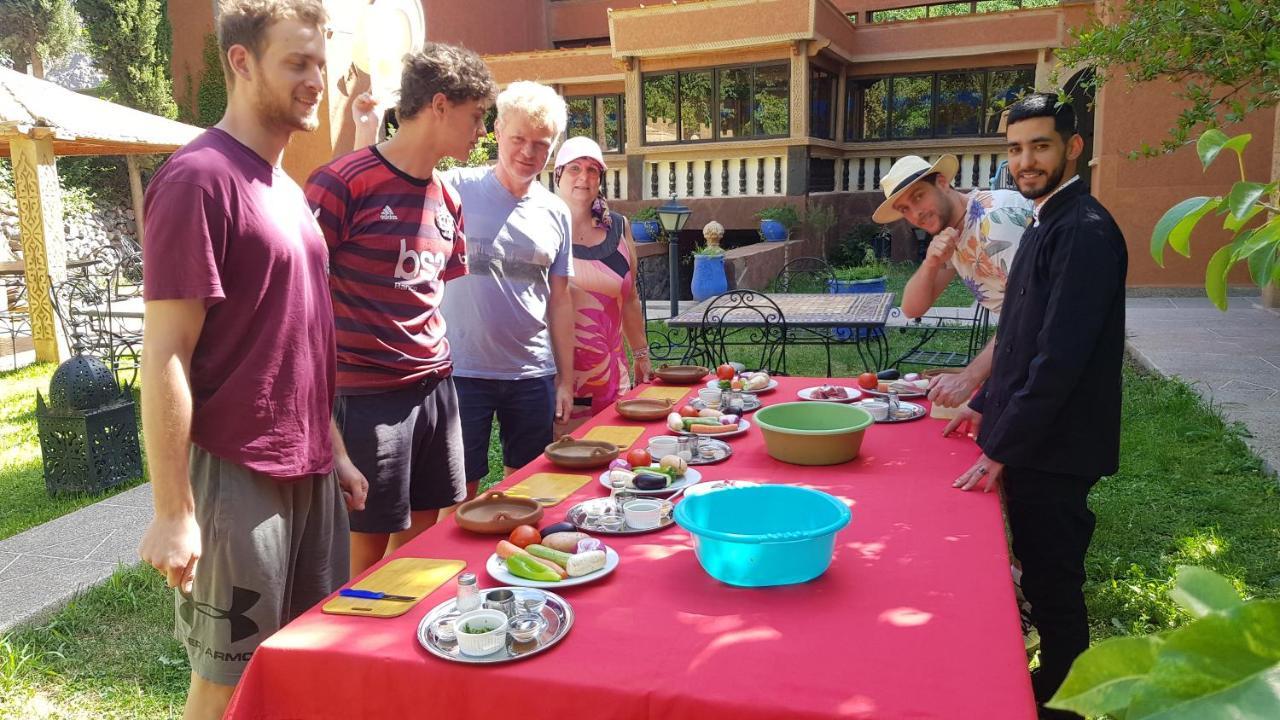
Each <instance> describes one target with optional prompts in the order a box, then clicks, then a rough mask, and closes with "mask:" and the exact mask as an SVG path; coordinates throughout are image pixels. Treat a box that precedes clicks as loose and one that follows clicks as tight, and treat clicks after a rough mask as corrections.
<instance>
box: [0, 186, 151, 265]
mask: <svg viewBox="0 0 1280 720" xmlns="http://www.w3.org/2000/svg"><path fill="white" fill-rule="evenodd" d="M62 229H63V231H64V232H65V233H66V237H67V259H68V260H79V259H81V258H85V257H88V256H89V255H90V254H92V253H93V251H94V250H96V249H97V248H99V247H102V246H103V245H109V244H119V243H124V242H129V241H133V242H136V241H137V233H138V226H137V222H136V221H135V219H134V217H133V209H132V208H129V207H123V206H121V207H103V208H92V209H90V210H87V211H82V212H73V211H64V213H63V223H62ZM21 258H22V241H21V238H20V236H19V230H18V203H17V201H16V200H15V199H14V198H13V196H12V195H10V194H9V193H8V192H6V191H4V190H0V262H9V261H12V260H18V259H21Z"/></svg>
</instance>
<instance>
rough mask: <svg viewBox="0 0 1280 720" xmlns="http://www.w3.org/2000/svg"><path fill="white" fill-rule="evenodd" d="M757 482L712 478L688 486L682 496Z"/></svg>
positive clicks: (746, 485) (752, 485)
mask: <svg viewBox="0 0 1280 720" xmlns="http://www.w3.org/2000/svg"><path fill="white" fill-rule="evenodd" d="M759 484H760V483H758V482H751V481H750V480H712V481H710V482H704V483H698V484H697V485H694V486H692V487H690V488H689V489H688V490H685V491H684V496H685V497H693V496H694V495H705V494H706V493H709V492H715V491H717V490H725V489H727V488H735V487H755V486H756V485H759Z"/></svg>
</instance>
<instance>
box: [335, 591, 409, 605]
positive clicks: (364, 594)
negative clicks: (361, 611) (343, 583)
mask: <svg viewBox="0 0 1280 720" xmlns="http://www.w3.org/2000/svg"><path fill="white" fill-rule="evenodd" d="M338 595H341V596H342V597H349V598H360V599H362V600H400V601H404V602H412V601H414V600H417V599H418V598H416V597H413V596H412V595H390V594H388V593H384V592H378V591H377V590H356V589H355V588H343V589H341V590H339V591H338Z"/></svg>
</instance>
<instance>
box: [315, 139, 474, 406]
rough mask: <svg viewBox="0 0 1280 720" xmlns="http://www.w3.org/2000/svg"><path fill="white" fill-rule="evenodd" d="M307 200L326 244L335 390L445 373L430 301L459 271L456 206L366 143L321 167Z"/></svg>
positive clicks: (438, 323) (434, 185)
mask: <svg viewBox="0 0 1280 720" xmlns="http://www.w3.org/2000/svg"><path fill="white" fill-rule="evenodd" d="M306 192H307V201H308V202H310V203H311V209H312V211H313V212H314V213H315V216H316V221H317V222H319V223H320V228H321V230H323V231H324V236H325V240H326V241H327V242H328V244H329V289H330V291H331V293H332V295H333V314H334V325H335V330H336V333H335V335H336V338H337V344H338V378H337V384H338V392H339V393H344V392H346V393H353V392H354V393H360V392H372V391H378V390H387V389H392V388H396V387H402V386H404V385H407V384H409V383H412V382H416V381H419V380H422V379H424V378H427V377H430V376H444V375H448V374H449V372H450V371H451V369H452V363H451V361H450V359H449V341H448V340H447V339H445V334H444V331H445V327H444V316H443V315H441V314H440V301H441V300H442V299H443V297H444V284H445V281H446V280H451V279H453V278H456V277H459V276H461V275H465V274H466V272H467V255H466V241H465V240H464V239H463V235H462V203H461V201H459V200H458V198H457V196H456V195H454V194H453V191H452V190H449V189H448V188H446V187H445V185H444V184H443V183H441V182H440V180H439V178H433V179H432V180H419V179H417V178H414V177H411V176H409V175H406V174H405V173H403V172H401V171H400V170H399V169H397V168H396V167H395V166H393V165H392V164H391V163H389V162H387V161H386V159H385V158H383V157H382V155H381V154H380V153H379V152H378V150H377V148H376V147H368V148H364V149H362V150H357V151H355V152H353V153H350V154H348V155H344V156H343V157H340V158H338V159H337V160H334V161H333V162H331V163H329V164H328V165H325V166H324V167H321V168H320V169H319V170H316V171H315V173H313V174H312V176H311V178H310V179H308V180H307V187H306Z"/></svg>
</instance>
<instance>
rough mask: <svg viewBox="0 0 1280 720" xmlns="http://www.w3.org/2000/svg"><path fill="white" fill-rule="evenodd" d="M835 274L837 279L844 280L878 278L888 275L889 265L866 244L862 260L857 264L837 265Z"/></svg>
mask: <svg viewBox="0 0 1280 720" xmlns="http://www.w3.org/2000/svg"><path fill="white" fill-rule="evenodd" d="M835 276H836V279H837V280H844V281H846V282H849V281H859V280H879V279H881V278H885V277H888V276H889V265H888V263H886V262H885V261H883V260H881V259H880V258H878V257H876V254H875V251H874V250H872V249H871V247H870V246H868V247H867V248H866V251H865V252H864V253H863V255H862V261H861V262H860V263H859V264H858V265H854V266H852V267H838V268H836V269H835Z"/></svg>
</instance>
